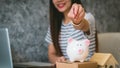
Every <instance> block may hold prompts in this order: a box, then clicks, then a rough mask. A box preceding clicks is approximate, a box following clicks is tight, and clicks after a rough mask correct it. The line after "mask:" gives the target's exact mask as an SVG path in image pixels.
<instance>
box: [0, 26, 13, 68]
mask: <svg viewBox="0 0 120 68" xmlns="http://www.w3.org/2000/svg"><path fill="white" fill-rule="evenodd" d="M0 68H13V63H12V56H11V48H10V41H9V34H8V29H7V28H0Z"/></svg>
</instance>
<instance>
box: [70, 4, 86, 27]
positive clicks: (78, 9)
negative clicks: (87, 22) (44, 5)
mask: <svg viewBox="0 0 120 68" xmlns="http://www.w3.org/2000/svg"><path fill="white" fill-rule="evenodd" d="M84 16H85V11H84V8H83V7H82V5H80V4H76V3H74V4H73V5H72V7H71V9H70V11H69V13H68V17H69V18H71V20H72V21H73V23H74V24H76V25H78V24H80V21H81V20H82V19H84Z"/></svg>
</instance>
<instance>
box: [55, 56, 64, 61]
mask: <svg viewBox="0 0 120 68" xmlns="http://www.w3.org/2000/svg"><path fill="white" fill-rule="evenodd" d="M56 62H66V59H65V57H64V56H61V57H57V59H56Z"/></svg>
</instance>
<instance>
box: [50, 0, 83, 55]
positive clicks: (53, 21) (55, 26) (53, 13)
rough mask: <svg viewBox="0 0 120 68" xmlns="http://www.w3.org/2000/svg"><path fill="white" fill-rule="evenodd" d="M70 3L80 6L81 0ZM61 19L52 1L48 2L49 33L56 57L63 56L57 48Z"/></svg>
mask: <svg viewBox="0 0 120 68" xmlns="http://www.w3.org/2000/svg"><path fill="white" fill-rule="evenodd" d="M71 1H72V4H73V3H78V4H81V5H82V3H81V0H71ZM82 6H83V5H82ZM63 18H64V15H63V13H61V12H59V11H58V10H57V9H56V8H55V6H54V4H53V2H52V0H50V31H51V37H52V42H53V45H54V48H55V50H56V52H57V53H56V54H57V55H58V56H62V55H63V54H62V52H61V49H60V46H59V34H60V29H61V23H62V20H63Z"/></svg>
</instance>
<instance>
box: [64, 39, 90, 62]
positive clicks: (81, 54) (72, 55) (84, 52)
mask: <svg viewBox="0 0 120 68" xmlns="http://www.w3.org/2000/svg"><path fill="white" fill-rule="evenodd" d="M89 44H90V41H89V40H88V39H83V40H79V41H77V40H75V39H72V38H69V39H68V46H67V49H66V52H67V55H68V57H69V60H70V61H71V62H74V61H80V62H84V60H85V59H86V58H87V56H88V53H89Z"/></svg>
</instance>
